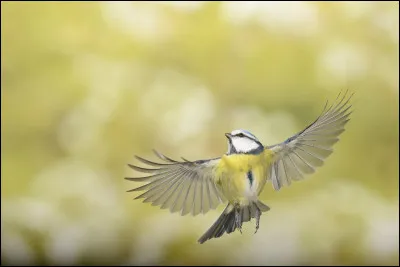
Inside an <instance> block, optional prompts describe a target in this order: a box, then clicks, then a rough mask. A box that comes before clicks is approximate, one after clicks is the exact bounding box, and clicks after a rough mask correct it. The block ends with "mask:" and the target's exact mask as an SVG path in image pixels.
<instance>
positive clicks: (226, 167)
mask: <svg viewBox="0 0 400 267" xmlns="http://www.w3.org/2000/svg"><path fill="white" fill-rule="evenodd" d="M271 153H272V152H271V151H269V150H266V151H264V152H263V153H260V154H258V155H251V154H233V155H224V156H222V158H221V161H220V163H219V164H218V168H217V170H216V171H217V177H218V180H217V181H216V182H217V185H218V186H219V188H220V189H221V190H222V191H223V192H224V195H225V197H226V198H227V199H228V200H230V201H241V200H242V199H243V198H246V197H248V196H249V194H252V195H254V196H255V197H256V196H257V195H258V194H259V193H260V192H261V190H262V188H263V187H264V184H265V182H266V179H267V171H268V168H269V165H270V162H271V158H272V154H271ZM250 171H251V172H252V179H253V180H252V182H251V183H250V181H249V179H248V175H247V174H248V173H249V172H250Z"/></svg>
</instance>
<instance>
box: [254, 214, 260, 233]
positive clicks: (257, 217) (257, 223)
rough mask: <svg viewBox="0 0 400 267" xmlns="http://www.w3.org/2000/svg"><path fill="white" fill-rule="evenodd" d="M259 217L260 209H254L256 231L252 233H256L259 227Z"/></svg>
mask: <svg viewBox="0 0 400 267" xmlns="http://www.w3.org/2000/svg"><path fill="white" fill-rule="evenodd" d="M260 217H261V211H260V209H259V208H257V209H256V214H255V218H256V231H255V232H254V234H256V233H257V231H258V228H260Z"/></svg>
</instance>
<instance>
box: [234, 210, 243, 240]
mask: <svg viewBox="0 0 400 267" xmlns="http://www.w3.org/2000/svg"><path fill="white" fill-rule="evenodd" d="M235 223H236V227H237V228H238V229H239V231H240V233H242V224H241V221H240V206H236V208H235Z"/></svg>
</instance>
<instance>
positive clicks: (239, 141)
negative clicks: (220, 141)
mask: <svg viewBox="0 0 400 267" xmlns="http://www.w3.org/2000/svg"><path fill="white" fill-rule="evenodd" d="M232 144H233V146H234V147H235V149H236V151H237V152H244V153H246V152H249V151H252V150H254V149H256V148H258V146H259V145H258V144H257V143H256V142H255V141H253V140H251V139H248V138H233V139H232Z"/></svg>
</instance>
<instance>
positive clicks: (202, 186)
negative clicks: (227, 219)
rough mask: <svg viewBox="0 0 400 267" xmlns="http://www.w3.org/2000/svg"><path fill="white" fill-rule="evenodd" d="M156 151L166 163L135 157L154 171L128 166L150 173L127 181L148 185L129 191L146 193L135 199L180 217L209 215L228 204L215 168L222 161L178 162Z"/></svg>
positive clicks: (184, 160)
mask: <svg viewBox="0 0 400 267" xmlns="http://www.w3.org/2000/svg"><path fill="white" fill-rule="evenodd" d="M153 152H154V153H155V155H156V156H157V157H158V158H159V159H161V160H162V161H163V163H158V162H153V161H150V160H147V159H144V158H142V157H139V156H135V157H136V159H137V160H139V161H140V162H142V163H144V164H146V165H148V166H152V167H153V168H152V169H150V168H144V167H139V166H135V165H132V164H128V166H129V167H131V168H132V169H134V170H135V171H138V172H142V173H148V174H150V175H149V176H145V177H126V178H125V179H126V180H129V181H134V182H147V183H146V184H145V185H142V186H139V187H137V188H134V189H131V190H128V192H133V191H144V192H143V193H142V194H140V195H139V196H137V197H136V198H135V199H139V198H144V200H143V202H151V203H152V205H153V206H160V208H161V209H167V208H168V209H169V210H170V211H171V212H180V213H181V215H186V214H188V213H191V214H192V215H197V214H199V213H206V212H207V211H209V210H210V209H215V208H216V207H217V206H218V205H219V204H220V203H223V202H225V201H226V200H225V198H224V197H223V195H222V193H221V192H220V191H219V190H218V188H217V187H216V185H215V181H216V180H217V179H216V178H217V177H215V172H214V168H215V167H216V166H217V164H218V162H219V160H220V158H214V159H209V160H198V161H189V160H187V159H185V158H182V159H183V161H176V160H173V159H171V158H169V157H167V156H165V155H163V154H161V153H160V152H158V151H156V150H153ZM154 167H155V168H154Z"/></svg>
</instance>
